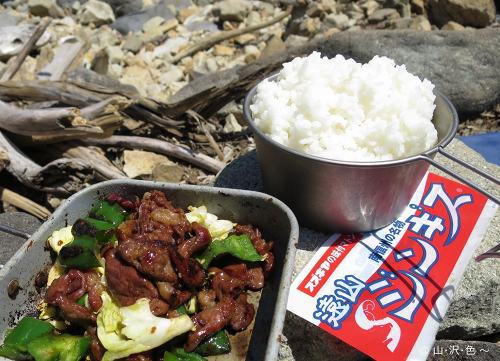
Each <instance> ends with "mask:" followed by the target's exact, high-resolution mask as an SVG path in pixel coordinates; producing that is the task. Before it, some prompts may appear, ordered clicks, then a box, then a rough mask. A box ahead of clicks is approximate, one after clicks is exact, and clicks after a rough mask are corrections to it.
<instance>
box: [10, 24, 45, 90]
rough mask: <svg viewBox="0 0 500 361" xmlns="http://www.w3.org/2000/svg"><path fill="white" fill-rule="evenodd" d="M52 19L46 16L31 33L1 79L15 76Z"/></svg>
mask: <svg viewBox="0 0 500 361" xmlns="http://www.w3.org/2000/svg"><path fill="white" fill-rule="evenodd" d="M50 21H51V19H50V18H45V19H43V20H42V21H41V23H40V25H38V26H37V27H36V29H35V31H34V32H33V35H31V37H30V38H29V39H28V41H27V42H26V44H24V46H23V48H22V49H21V52H20V53H19V54H18V55H17V57H16V58H14V60H13V61H12V62H11V63H10V64H8V65H7V69H6V70H5V72H4V73H3V75H2V78H1V79H0V80H1V81H6V80H10V79H12V78H13V77H14V75H15V74H16V72H17V71H18V70H19V68H20V67H21V65H22V64H23V62H24V59H26V57H27V56H28V54H29V53H30V51H31V49H32V48H33V47H34V46H35V44H36V42H37V41H38V39H40V37H41V36H42V35H43V33H44V32H45V30H46V29H47V27H48V26H49V24H50Z"/></svg>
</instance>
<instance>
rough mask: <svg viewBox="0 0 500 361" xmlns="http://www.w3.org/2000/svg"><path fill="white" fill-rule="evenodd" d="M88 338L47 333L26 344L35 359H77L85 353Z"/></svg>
mask: <svg viewBox="0 0 500 361" xmlns="http://www.w3.org/2000/svg"><path fill="white" fill-rule="evenodd" d="M89 345H90V338H88V337H81V336H73V335H64V334H63V335H53V334H47V335H43V336H41V337H39V338H36V339H34V340H33V341H31V342H30V343H29V344H28V352H29V353H30V355H31V356H33V358H34V359H35V361H79V360H81V359H83V358H84V357H85V356H86V355H87V351H88V348H89Z"/></svg>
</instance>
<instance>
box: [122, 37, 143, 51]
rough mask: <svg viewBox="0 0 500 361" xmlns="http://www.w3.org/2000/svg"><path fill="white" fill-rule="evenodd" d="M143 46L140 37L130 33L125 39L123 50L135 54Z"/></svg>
mask: <svg viewBox="0 0 500 361" xmlns="http://www.w3.org/2000/svg"><path fill="white" fill-rule="evenodd" d="M143 44H144V41H143V40H142V36H141V35H140V34H138V33H132V34H129V36H127V39H126V40H125V43H124V44H123V50H127V51H131V52H132V53H137V52H138V51H139V50H141V48H142V45H143Z"/></svg>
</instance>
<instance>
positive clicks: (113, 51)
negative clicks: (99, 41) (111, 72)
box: [106, 46, 124, 64]
mask: <svg viewBox="0 0 500 361" xmlns="http://www.w3.org/2000/svg"><path fill="white" fill-rule="evenodd" d="M106 52H107V54H108V60H109V63H110V64H120V63H121V62H122V61H123V58H124V54H123V51H122V48H121V47H119V46H108V47H107V48H106Z"/></svg>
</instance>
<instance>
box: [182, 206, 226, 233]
mask: <svg viewBox="0 0 500 361" xmlns="http://www.w3.org/2000/svg"><path fill="white" fill-rule="evenodd" d="M188 209H189V211H190V212H188V213H186V218H187V219H188V221H189V222H191V223H193V222H197V223H199V224H201V225H202V226H203V227H205V228H206V229H208V232H209V233H210V235H211V236H212V239H214V240H215V239H224V238H226V237H227V235H228V234H229V232H231V230H232V229H233V227H234V226H236V223H233V222H231V221H228V220H225V219H218V218H217V216H216V215H215V214H212V213H208V211H207V207H205V206H200V207H193V206H189V207H188Z"/></svg>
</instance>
